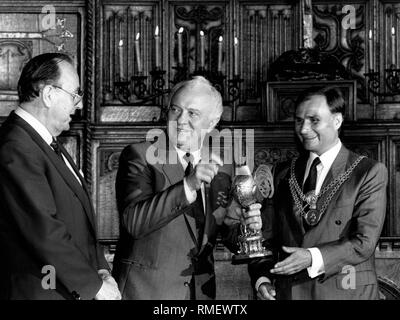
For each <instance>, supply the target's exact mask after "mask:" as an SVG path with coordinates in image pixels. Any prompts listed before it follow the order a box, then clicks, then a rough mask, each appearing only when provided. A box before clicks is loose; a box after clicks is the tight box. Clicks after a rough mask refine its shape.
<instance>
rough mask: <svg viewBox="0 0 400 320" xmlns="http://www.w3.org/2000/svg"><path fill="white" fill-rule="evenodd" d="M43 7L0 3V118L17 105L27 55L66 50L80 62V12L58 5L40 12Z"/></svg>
mask: <svg viewBox="0 0 400 320" xmlns="http://www.w3.org/2000/svg"><path fill="white" fill-rule="evenodd" d="M43 7H44V5H38V4H36V5H33V4H32V3H29V2H26V3H24V4H23V5H21V6H18V7H17V6H14V5H13V3H12V2H4V3H2V4H1V5H0V117H5V116H7V115H8V114H9V112H10V111H11V110H13V109H15V107H16V105H17V104H18V95H17V82H18V79H19V76H20V73H21V71H22V68H23V67H24V65H25V64H26V62H27V61H28V60H29V59H30V58H32V57H34V56H36V55H38V54H41V53H44V52H55V51H58V52H67V53H69V54H71V56H72V57H73V59H74V60H75V62H76V63H77V65H78V66H80V65H81V60H82V59H81V51H80V50H81V47H82V46H81V42H80V41H81V32H83V30H82V14H83V11H82V10H81V9H80V8H73V7H69V8H66V7H64V6H63V5H60V6H55V7H52V8H54V10H55V11H54V15H51V16H50V15H47V11H44V12H45V13H46V14H45V13H42V9H43ZM49 12H50V11H49ZM79 69H80V67H79ZM80 71H81V69H80ZM81 74H82V72H81Z"/></svg>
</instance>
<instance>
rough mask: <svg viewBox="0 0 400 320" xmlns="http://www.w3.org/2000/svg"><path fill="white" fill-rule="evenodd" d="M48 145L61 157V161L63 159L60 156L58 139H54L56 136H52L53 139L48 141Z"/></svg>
mask: <svg viewBox="0 0 400 320" xmlns="http://www.w3.org/2000/svg"><path fill="white" fill-rule="evenodd" d="M50 147H52V148H53V150H54V152H55V153H56V154H57V155H58V156H59V157H60V158H61V160H62V161H64V159H63V157H62V152H61V148H60V145H59V144H58V141H57V140H56V138H54V137H53V141H52V142H51V143H50Z"/></svg>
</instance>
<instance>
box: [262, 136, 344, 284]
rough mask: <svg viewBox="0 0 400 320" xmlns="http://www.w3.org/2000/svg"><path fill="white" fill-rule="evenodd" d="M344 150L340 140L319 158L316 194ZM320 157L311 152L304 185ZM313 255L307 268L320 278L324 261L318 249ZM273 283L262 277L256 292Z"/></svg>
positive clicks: (312, 276) (310, 250)
mask: <svg viewBox="0 0 400 320" xmlns="http://www.w3.org/2000/svg"><path fill="white" fill-rule="evenodd" d="M341 148H342V142H341V141H340V140H339V141H338V142H337V143H336V144H335V145H334V146H333V147H332V148H330V149H329V150H328V151H326V152H325V153H323V154H322V155H320V156H319V159H320V160H321V162H320V163H319V164H318V165H317V183H316V186H315V194H319V193H320V191H321V186H322V184H323V183H324V180H325V178H326V175H327V174H328V172H329V170H330V169H331V167H332V164H333V162H334V161H335V159H336V157H337V155H338V154H339V151H340V149H341ZM316 157H318V155H317V154H316V153H314V152H310V155H309V157H308V160H307V165H306V170H305V172H304V179H303V185H304V183H305V181H306V179H307V177H308V174H309V172H310V167H311V164H312V163H313V161H314V159H315V158H316ZM307 250H308V251H309V252H310V253H311V260H312V261H311V266H310V267H308V268H307V272H308V275H309V277H310V278H315V277H318V276H319V275H320V274H323V273H324V272H325V265H324V260H323V258H322V254H321V251H320V250H319V249H318V248H316V247H313V248H308V249H307ZM263 282H268V283H270V282H271V281H270V280H269V279H268V278H266V277H260V278H259V279H258V280H257V282H256V284H255V287H256V290H257V291H258V287H259V286H260V285H261V284H262V283H263Z"/></svg>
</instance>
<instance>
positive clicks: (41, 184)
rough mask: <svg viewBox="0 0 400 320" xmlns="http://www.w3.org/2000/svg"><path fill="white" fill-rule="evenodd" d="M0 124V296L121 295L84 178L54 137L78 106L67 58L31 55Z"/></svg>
mask: <svg viewBox="0 0 400 320" xmlns="http://www.w3.org/2000/svg"><path fill="white" fill-rule="evenodd" d="M18 95H19V102H20V105H19V107H18V108H17V109H16V110H15V112H14V111H13V112H11V114H10V115H9V117H8V118H7V120H6V121H5V122H4V123H3V125H2V127H1V128H0V210H1V214H0V229H1V232H0V243H1V247H2V249H3V255H2V263H1V266H0V270H1V275H2V276H1V280H0V297H1V298H2V299H46V300H48V299H119V298H120V293H119V291H118V287H117V285H116V283H115V281H114V279H113V278H112V277H111V275H110V272H109V267H108V264H107V262H106V260H105V258H104V254H103V251H102V249H101V246H100V245H99V243H98V242H97V240H96V226H95V218H94V211H93V207H92V204H91V202H90V195H89V192H88V189H87V187H86V183H85V180H84V179H83V177H82V175H81V174H80V171H79V169H78V168H77V166H76V165H75V163H74V161H73V160H72V158H71V157H70V156H69V154H68V152H67V151H66V150H65V149H64V148H63V147H62V145H60V144H59V143H58V142H57V140H56V137H57V136H58V135H59V134H60V133H61V132H62V131H64V130H68V129H69V123H70V121H71V115H73V114H74V113H75V111H76V109H81V108H82V93H81V90H80V87H79V77H78V74H77V72H76V70H75V68H74V66H73V61H72V60H71V58H70V57H68V56H67V55H65V54H60V53H46V54H42V55H39V56H36V57H34V58H33V59H32V60H30V61H29V62H28V63H27V65H26V66H25V67H24V69H23V70H22V74H21V77H20V79H19V82H18Z"/></svg>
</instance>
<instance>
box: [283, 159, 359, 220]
mask: <svg viewBox="0 0 400 320" xmlns="http://www.w3.org/2000/svg"><path fill="white" fill-rule="evenodd" d="M364 158H366V156H359V157H358V158H357V159H356V160H355V161H354V162H353V163H352V165H351V166H350V167H349V168H348V169H347V170H346V172H344V173H342V174H341V175H340V176H339V177H338V178H336V179H335V180H333V181H332V182H331V183H330V184H329V185H327V186H326V187H325V188H324V189H322V190H321V192H320V193H319V194H318V195H316V196H315V197H316V198H315V199H314V201H315V203H316V201H317V200H318V199H319V198H321V197H322V195H324V194H325V193H326V192H327V191H328V190H329V189H331V188H332V191H331V192H330V193H329V194H328V196H327V197H326V200H325V202H324V203H323V205H322V207H321V210H320V211H319V216H318V221H317V222H316V223H318V222H319V220H320V219H321V217H322V215H323V214H324V212H325V210H326V209H327V208H328V205H329V202H330V201H331V200H332V198H333V196H334V195H335V193H336V192H337V191H338V190H339V188H340V186H341V185H342V184H343V183H344V182H345V181H346V180H347V179H348V178H349V177H350V175H351V173H352V172H353V170H354V169H355V167H356V166H357V165H358V164H359V163H360V161H361V160H362V159H364ZM297 159H298V158H297V157H296V158H294V159H293V160H292V163H291V166H290V179H289V187H290V193H291V194H292V197H293V200H294V203H295V205H296V207H297V209H299V211H300V214H301V216H302V217H304V216H305V215H306V214H307V213H306V212H305V211H304V210H303V206H302V203H301V202H300V200H303V201H305V202H307V203H308V204H310V199H309V198H308V197H306V195H305V194H304V193H303V192H302V191H301V189H300V186H299V184H298V182H297V180H296V177H295V174H294V168H295V164H296V160H297ZM316 223H315V224H316Z"/></svg>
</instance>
